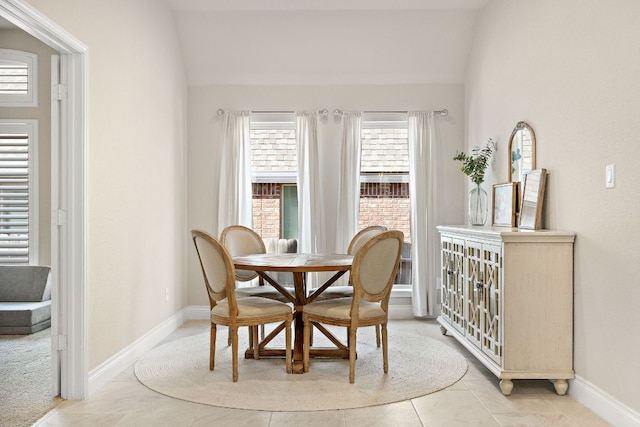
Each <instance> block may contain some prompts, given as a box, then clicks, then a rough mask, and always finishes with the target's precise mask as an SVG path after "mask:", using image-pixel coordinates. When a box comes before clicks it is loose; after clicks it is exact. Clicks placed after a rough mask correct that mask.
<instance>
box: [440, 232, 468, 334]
mask: <svg viewBox="0 0 640 427" xmlns="http://www.w3.org/2000/svg"><path fill="white" fill-rule="evenodd" d="M441 259H442V278H443V280H442V282H443V283H442V316H443V317H444V318H446V319H447V321H449V323H451V325H452V326H453V327H454V328H455V329H456V330H458V331H460V332H461V333H464V324H465V320H464V240H460V239H452V238H447V237H443V238H442V240H441Z"/></svg>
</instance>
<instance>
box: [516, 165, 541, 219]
mask: <svg viewBox="0 0 640 427" xmlns="http://www.w3.org/2000/svg"><path fill="white" fill-rule="evenodd" d="M546 180H547V170H546V169H536V170H532V171H529V172H527V173H526V174H525V175H524V185H523V188H522V200H521V204H520V222H519V224H518V226H519V227H520V228H523V229H528V230H538V229H540V228H541V226H542V203H543V202H544V187H545V183H546Z"/></svg>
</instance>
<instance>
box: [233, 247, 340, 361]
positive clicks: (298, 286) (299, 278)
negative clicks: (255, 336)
mask: <svg viewBox="0 0 640 427" xmlns="http://www.w3.org/2000/svg"><path fill="white" fill-rule="evenodd" d="M352 263H353V256H352V255H347V254H304V253H302V254H289V253H287V254H255V255H245V256H237V257H233V264H234V266H235V268H236V269H238V270H252V271H255V272H256V273H258V274H259V275H260V277H262V278H263V279H264V280H265V281H266V282H268V283H269V284H271V285H272V286H273V287H274V288H275V289H277V290H278V292H280V293H281V294H282V295H283V296H284V297H285V298H287V299H288V300H289V301H290V302H291V303H292V304H293V306H294V309H295V312H294V319H295V324H294V325H295V329H294V342H293V372H294V373H302V355H303V331H304V325H303V323H302V311H303V307H304V305H305V304H308V303H310V302H312V301H313V300H315V299H316V298H317V297H318V296H319V295H321V294H322V292H324V291H325V289H327V288H328V287H329V286H331V285H332V284H333V283H335V281H336V280H338V279H339V278H340V277H341V276H342V275H344V274H345V273H346V272H347V271H349V270H350V269H351V264H352ZM268 272H290V273H292V274H293V284H294V292H293V293H292V292H291V291H289V290H287V289H286V288H285V287H284V286H282V285H281V284H280V283H278V282H276V280H274V279H273V278H272V277H271V276H270V275H269V274H268ZM318 272H335V273H334V274H333V275H332V276H331V277H330V278H329V280H327V281H326V282H324V283H323V284H322V286H320V287H318V288H316V289H313V290H311V289H307V286H308V283H307V273H318ZM280 330H281V329H280ZM321 331H322V333H323V334H325V335H327V337H328V338H329V339H330V340H331V341H332V342H333V343H334V344H335V345H336V347H335V348H333V347H332V348H321V349H320V348H318V349H312V350H311V356H315V357H349V349H348V347H346V346H344V345H343V344H342V343H340V342H339V341H338V340H337V339H335V337H333V339H332V336H330V335H331V334H330V333H329V332H328V331H326V330H324V329H322V330H321ZM278 332H279V330H278V329H276V330H275V331H273V332H272V333H271V334H269V335H268V336H267V337H265V338H264V339H263V341H262V342H261V343H260V344H259V346H260V347H259V355H260V356H267V357H268V356H280V355H282V356H284V350H283V349H270V348H267V347H266V344H267V343H268V342H269V341H271V340H272V339H273V338H274V337H275V335H277V333H278ZM245 357H250V358H252V357H253V350H247V352H246V353H245Z"/></svg>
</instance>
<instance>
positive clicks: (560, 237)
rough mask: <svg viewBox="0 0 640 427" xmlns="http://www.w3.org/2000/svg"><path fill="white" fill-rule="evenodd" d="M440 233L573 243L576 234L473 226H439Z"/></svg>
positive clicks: (504, 239) (505, 239) (558, 231)
mask: <svg viewBox="0 0 640 427" xmlns="http://www.w3.org/2000/svg"><path fill="white" fill-rule="evenodd" d="M437 228H438V231H440V233H455V234H462V235H466V236H469V237H478V238H493V239H500V240H503V241H509V240H513V241H525V240H533V241H538V240H547V239H550V240H555V241H566V242H573V241H574V239H575V233H572V232H569V231H560V230H525V229H520V228H515V227H493V226H483V227H480V226H472V225H439V226H438V227H437Z"/></svg>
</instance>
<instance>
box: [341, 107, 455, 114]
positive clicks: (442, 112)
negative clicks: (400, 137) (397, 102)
mask: <svg viewBox="0 0 640 427" xmlns="http://www.w3.org/2000/svg"><path fill="white" fill-rule="evenodd" d="M365 112H366V113H406V111H365ZM431 112H432V113H433V114H436V115H438V116H447V115H449V110H447V109H446V108H444V109H442V110H432V111H431ZM343 113H344V112H343V111H342V110H339V109H337V108H336V109H335V110H333V115H334V116H342V114H343Z"/></svg>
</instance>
